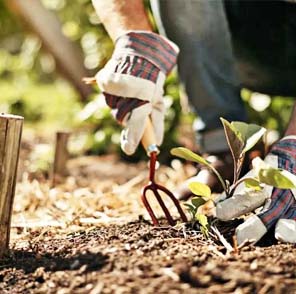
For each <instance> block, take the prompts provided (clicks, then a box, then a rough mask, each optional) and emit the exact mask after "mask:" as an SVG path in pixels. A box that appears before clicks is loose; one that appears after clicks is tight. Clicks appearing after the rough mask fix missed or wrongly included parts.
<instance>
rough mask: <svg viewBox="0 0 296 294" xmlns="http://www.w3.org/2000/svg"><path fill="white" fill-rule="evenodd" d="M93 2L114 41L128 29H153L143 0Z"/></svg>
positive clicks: (101, 0) (97, 0)
mask: <svg viewBox="0 0 296 294" xmlns="http://www.w3.org/2000/svg"><path fill="white" fill-rule="evenodd" d="M92 2H93V5H94V7H95V9H96V12H97V14H98V16H99V18H100V19H101V21H102V23H103V24H104V26H105V28H106V30H107V32H108V34H109V35H110V37H111V38H112V40H113V41H115V40H116V39H117V38H118V37H119V36H120V35H122V34H124V33H125V32H126V31H128V30H146V31H151V30H152V28H151V24H150V22H149V19H148V16H147V14H146V12H145V8H144V4H143V1H142V0H92Z"/></svg>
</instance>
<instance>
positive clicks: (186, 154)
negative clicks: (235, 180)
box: [171, 147, 227, 191]
mask: <svg viewBox="0 0 296 294" xmlns="http://www.w3.org/2000/svg"><path fill="white" fill-rule="evenodd" d="M171 154H172V155H175V156H178V157H180V158H183V159H186V160H190V161H193V162H197V163H200V164H203V165H205V166H207V167H208V168H210V169H211V170H212V171H213V172H214V174H215V175H216V176H217V178H218V179H219V181H220V183H221V185H222V187H223V189H224V191H227V187H226V185H225V182H224V180H223V179H222V177H221V175H220V174H219V172H218V171H217V170H216V169H215V168H214V167H213V166H212V165H211V163H210V162H209V161H207V160H206V159H204V158H203V157H201V156H199V155H197V154H195V153H194V152H192V151H191V150H189V149H187V148H184V147H177V148H173V149H171Z"/></svg>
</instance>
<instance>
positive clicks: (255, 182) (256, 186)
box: [244, 178, 262, 191]
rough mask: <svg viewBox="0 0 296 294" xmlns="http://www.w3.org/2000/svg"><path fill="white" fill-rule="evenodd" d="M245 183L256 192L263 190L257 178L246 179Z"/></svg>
mask: <svg viewBox="0 0 296 294" xmlns="http://www.w3.org/2000/svg"><path fill="white" fill-rule="evenodd" d="M244 183H245V186H246V187H247V188H251V189H253V190H255V191H260V190H262V188H261V186H260V181H258V180H257V179H255V178H246V179H244Z"/></svg>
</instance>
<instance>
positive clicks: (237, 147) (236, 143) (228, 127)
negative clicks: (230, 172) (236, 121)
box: [220, 117, 244, 162]
mask: <svg viewBox="0 0 296 294" xmlns="http://www.w3.org/2000/svg"><path fill="white" fill-rule="evenodd" d="M220 120H221V122H222V124H223V127H224V132H225V136H226V139H227V143H228V146H229V148H230V150H231V153H232V156H233V158H234V160H235V161H236V162H237V161H238V159H239V158H240V157H241V154H242V151H243V148H244V141H243V139H242V136H241V134H240V132H239V131H238V130H237V129H236V128H235V127H233V125H232V124H231V123H230V122H229V121H227V120H226V119H224V118H222V117H221V118H220Z"/></svg>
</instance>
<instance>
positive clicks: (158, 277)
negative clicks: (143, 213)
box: [0, 221, 296, 294]
mask: <svg viewBox="0 0 296 294" xmlns="http://www.w3.org/2000/svg"><path fill="white" fill-rule="evenodd" d="M39 233H40V232H38V231H36V230H35V231H32V232H31V235H32V238H34V237H35V235H37V234H39ZM0 292H1V293H3V294H4V293H5V294H6V293H7V294H8V293H9V294H10V293H59V294H63V293H65V294H66V293H90V294H96V293H145V294H146V293H260V294H264V293H284V294H294V293H296V246H295V245H286V244H277V245H272V246H268V247H258V246H257V247H255V246H246V247H244V248H242V249H241V250H240V251H239V252H238V253H232V254H225V248H224V247H223V246H221V245H219V244H217V243H215V242H213V241H211V240H206V239H204V237H203V236H202V235H201V234H200V233H198V232H196V231H193V230H189V229H188V228H187V229H185V227H184V226H177V227H174V228H172V227H161V228H156V227H153V226H151V225H150V224H148V223H147V222H144V221H137V222H132V223H128V224H126V225H121V226H119V225H115V224H114V225H113V224H112V225H108V226H100V227H96V228H91V229H86V230H82V231H79V232H76V233H71V234H68V235H65V236H64V237H61V236H60V237H59V238H58V239H57V236H54V235H51V234H50V232H47V233H45V235H44V238H43V240H42V241H37V242H34V243H32V244H29V245H27V246H24V247H23V248H21V249H17V250H16V249H15V250H13V249H12V250H11V251H10V253H9V254H8V255H7V256H6V258H5V259H3V260H1V261H0Z"/></svg>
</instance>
